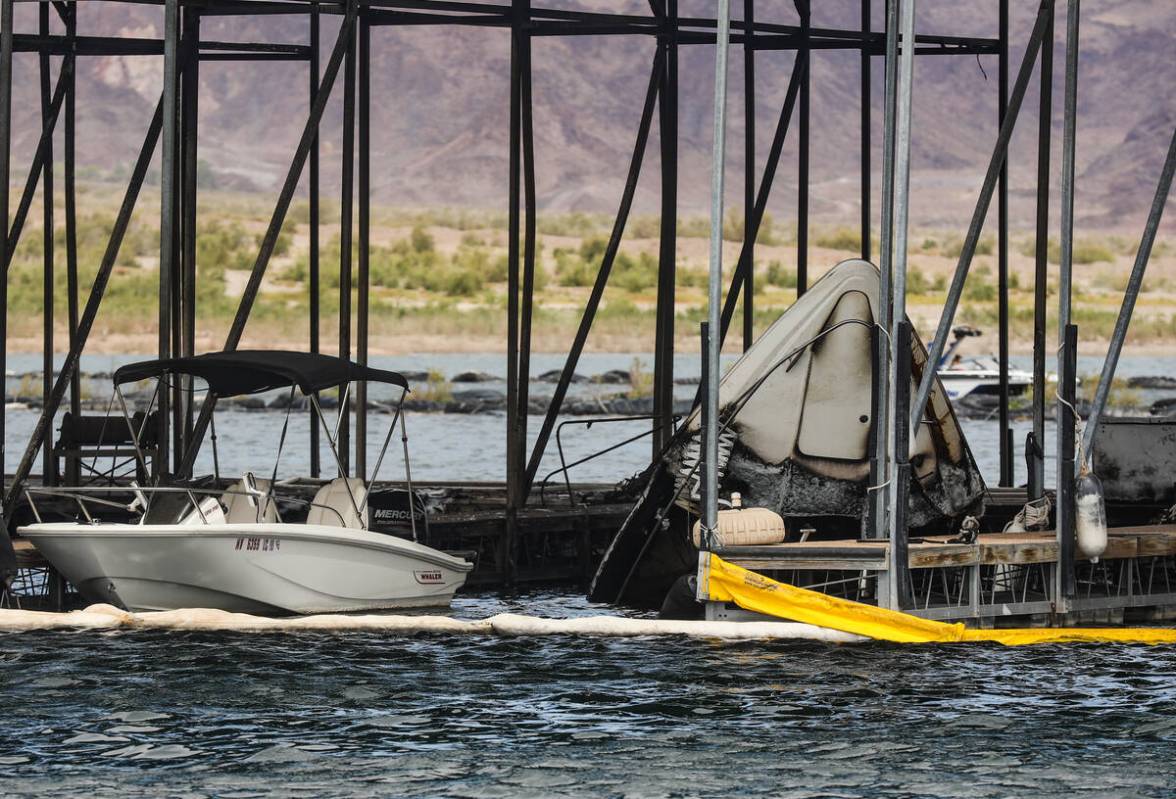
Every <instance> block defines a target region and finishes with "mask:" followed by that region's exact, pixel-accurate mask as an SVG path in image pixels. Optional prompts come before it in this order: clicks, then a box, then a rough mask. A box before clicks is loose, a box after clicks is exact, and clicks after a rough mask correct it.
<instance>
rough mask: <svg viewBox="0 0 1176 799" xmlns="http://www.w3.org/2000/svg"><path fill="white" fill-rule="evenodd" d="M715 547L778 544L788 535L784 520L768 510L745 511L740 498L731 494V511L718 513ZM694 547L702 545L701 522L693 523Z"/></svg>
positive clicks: (735, 494) (747, 509) (752, 509)
mask: <svg viewBox="0 0 1176 799" xmlns="http://www.w3.org/2000/svg"><path fill="white" fill-rule="evenodd" d="M715 534H716V541H715V546H716V547H725V546H726V547H739V546H754V545H756V544H780V543H783V541H784V538H785V537H786V536H787V534H788V533H787V531H786V530H785V528H784V519H782V518H781V517H780V514H778V513H776V512H775V511H773V510H768V509H767V508H744V507H743V501H742V498H741V497H740V496H739V494H737V493H733V494H731V509H730V510H721V511H719V523H718V529H717V530H716V531H715ZM694 546H696V547H701V546H702V523H701V522H695V523H694Z"/></svg>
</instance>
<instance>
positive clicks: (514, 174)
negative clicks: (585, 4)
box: [498, 0, 529, 587]
mask: <svg viewBox="0 0 1176 799" xmlns="http://www.w3.org/2000/svg"><path fill="white" fill-rule="evenodd" d="M528 5H529V4H528V0H512V2H511V50H510V156H509V159H508V160H509V164H510V178H509V186H508V192H509V195H510V198H509V204H510V207H509V210H508V220H507V279H506V292H507V297H506V338H507V341H506V408H507V412H506V520H505V526H504V530H503V539H502V547H501V548H500V551H499V555H498V561H499V562H498V566H499V571H500V572H501V574H502V583H503V587H511V586H513V584H514V577H515V574H514V572H515V566H516V563H515V557H514V556H515V552H516V547H517V539H518V511H519V504H520V503H521V498H522V493H523V490H524V489H523V486H522V484H521V483H522V480H521V477H522V472H521V470H520V469H519V468H518V466H519V464H520V463H521V462H522V452H521V451H520V446H519V445H520V443H521V439H520V438H519V416H518V413H517V409H518V405H519V380H520V379H521V378H520V375H519V283H520V274H519V272H520V268H519V267H520V264H519V249H520V247H519V227H520V220H519V203H520V196H521V182H520V174H519V173H520V161H521V149H522V135H523V133H522V128H523V120H522V103H523V66H524V55H523V31H522V27H523V25H524V24H525V17H526V15H527V8H528Z"/></svg>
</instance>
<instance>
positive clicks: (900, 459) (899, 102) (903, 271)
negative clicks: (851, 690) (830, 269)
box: [887, 0, 935, 608]
mask: <svg viewBox="0 0 1176 799" xmlns="http://www.w3.org/2000/svg"><path fill="white" fill-rule="evenodd" d="M915 5H916V3H915V0H906V2H904V3H903V4H902V18H901V22H900V24H901V27H902V54H901V56H900V57H899V59H898V94H897V98H896V101H895V133H894V172H893V178H894V186H893V188H892V189H890V188H888V189H887V191H893V193H894V232H893V242H894V246H893V250H894V254H893V258H892V262H891V263H892V267H893V269H894V305H893V316H892V319H891V343H890V346H891V350H890V360H891V364H892V365H891V370H890V374H891V375H892V381H893V382H892V385H891V387H890V393H891V396H893V398H894V406H895V415H894V431H893V432H894V435H893V442H892V445H891V450H890V462H891V463H892V464H893V472H892V473H891V474H892V479H891V483H890V487H889V496H890V501H889V503H888V504H889V506H890V529H889V533H890V535H889V537H890V546H889V547H888V548H887V552H888V553H889V554H890V562H889V563H888V564H887V565H888V567H889V568H888V575H889V579H888V581H887V586H888V588H889V596H888V597H887V600H888V603H889V606H890V607H892V608H901V607H902V604H903V602H902V599H903V597H902V595H903V591H904V589H905V586H906V583H907V579H906V573H907V569H908V565H909V564H908V563H907V560H906V537H907V529H906V489H907V486H906V482H907V478H908V477H909V466H908V460H909V454H910V453H909V441H910V427H911V426H914V425H918V424H920V423H921V421H922V417H921V416H920V417H917V418H916V419H915V420H914V421H913V422H909V421H908V419H909V414H910V411H909V400H910V374H911V346H910V335H911V334H910V325H909V323H908V322H907V321H906V275H907V226H908V221H909V215H910V179H911V105H912V97H913V83H914V68H915ZM904 339H905V341H904ZM925 368H926V369H928V370H932V371H933V370H934V369H935V364H934V362H933V361H928V362H927V365H926V367H925ZM908 425H909V426H908ZM916 429H917V428H916Z"/></svg>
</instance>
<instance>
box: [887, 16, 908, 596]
mask: <svg viewBox="0 0 1176 799" xmlns="http://www.w3.org/2000/svg"><path fill="white" fill-rule="evenodd" d="M908 2H910V3H912V4H913V2H914V0H908ZM906 42H907V40H906V38H905V37H904V39H903V49H906ZM894 327H895V339H894V343H895V349H897V350H899V352H900V355H899V356H898V357H897V358H896V359H895V369H894V372H895V376H896V381H895V385H894V405H895V408H897V409H898V413H896V414H895V416H894V482H893V484H892V490H891V496H892V497H893V507H892V508H891V517H890V518H891V519H892V521H893V526H892V529H891V531H890V545H889V546H888V547H887V550H886V551H887V554H888V555H889V558H888V562H887V574H886V577H887V579H886V587H887V594H888V595H887V597H886V600H887V606H888V607H890V608H891V609H893V610H903V609H904V608H909V607H910V606H911V596H910V594H911V591H910V584H911V582H910V546H909V540H908V534H907V505H908V503H909V501H910V500H909V498H910V488H911V464H910V456H909V452H910V435H911V430H910V427H909V426H908V423H909V420H910V414H909V413H908V412H907V409H908V408H909V407H910V401H911V323H910V322H908V321H906V320H905V319H902V320H900V321H899V322H898V323H897V324H896V325H895V326H894Z"/></svg>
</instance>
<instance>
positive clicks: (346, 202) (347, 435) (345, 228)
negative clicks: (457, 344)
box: [335, 0, 355, 477]
mask: <svg viewBox="0 0 1176 799" xmlns="http://www.w3.org/2000/svg"><path fill="white" fill-rule="evenodd" d="M351 7H352V8H353V9H354V7H355V0H351ZM354 198H355V29H354V27H352V30H351V31H349V32H348V34H347V56H346V59H345V61H344V66H343V170H342V177H341V179H340V197H339V357H340V358H348V359H350V358H351V263H352V259H353V258H354V257H355V256H354V253H353V247H352V239H351V234H352V222H353V218H354V217H353V214H352V212H353V209H354V205H353V203H354ZM339 402H340V406H339V432H338V433H337V434H336V438H335V444H336V446H337V447H338V448H339V468H340V475H339V476H340V477H347V476H349V475H350V474H351V392H350V391H345V392H343V394H342V395H341V396H340V397H339Z"/></svg>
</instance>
